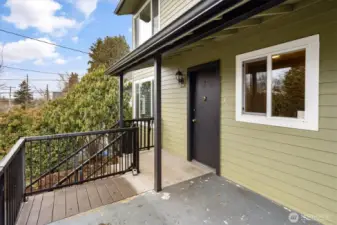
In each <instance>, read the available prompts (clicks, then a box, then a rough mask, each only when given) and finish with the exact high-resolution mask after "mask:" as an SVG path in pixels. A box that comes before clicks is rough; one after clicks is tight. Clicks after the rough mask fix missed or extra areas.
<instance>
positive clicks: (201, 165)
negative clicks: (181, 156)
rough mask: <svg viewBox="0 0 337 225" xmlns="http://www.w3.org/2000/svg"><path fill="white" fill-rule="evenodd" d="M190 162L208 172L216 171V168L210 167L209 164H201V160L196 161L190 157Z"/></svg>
mask: <svg viewBox="0 0 337 225" xmlns="http://www.w3.org/2000/svg"><path fill="white" fill-rule="evenodd" d="M191 162H192V164H194V165H196V166H198V167H202V168H204V169H206V170H208V171H209V172H210V173H216V169H215V168H213V167H210V166H208V165H205V164H203V163H201V162H198V161H197V160H195V159H192V161H191Z"/></svg>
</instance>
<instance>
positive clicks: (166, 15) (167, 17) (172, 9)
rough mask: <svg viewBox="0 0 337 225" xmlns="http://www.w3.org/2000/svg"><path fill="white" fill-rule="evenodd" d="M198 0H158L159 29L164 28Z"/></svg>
mask: <svg viewBox="0 0 337 225" xmlns="http://www.w3.org/2000/svg"><path fill="white" fill-rule="evenodd" d="M199 1H200V0H174V1H172V0H160V28H161V29H162V28H164V27H166V26H167V25H168V24H170V23H171V22H172V21H174V20H175V19H177V18H178V17H179V16H181V15H182V14H183V13H185V12H186V11H188V10H189V9H190V8H192V7H193V6H194V5H195V4H197V3H198V2H199Z"/></svg>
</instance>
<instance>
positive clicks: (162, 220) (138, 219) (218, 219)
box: [52, 174, 319, 225]
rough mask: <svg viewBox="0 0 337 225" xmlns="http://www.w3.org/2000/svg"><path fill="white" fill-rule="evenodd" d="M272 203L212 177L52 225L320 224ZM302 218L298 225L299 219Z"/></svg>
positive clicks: (124, 201)
mask: <svg viewBox="0 0 337 225" xmlns="http://www.w3.org/2000/svg"><path fill="white" fill-rule="evenodd" d="M289 214H290V211H289V210H287V209H286V208H284V207H282V206H279V205H277V204H275V203H273V202H271V201H270V200H268V199H266V198H264V197H262V196H260V195H257V194H255V193H253V192H251V191H249V190H246V189H244V188H242V187H240V186H239V185H235V184H234V183H231V182H228V181H227V180H226V179H224V178H222V177H218V176H216V175H214V174H207V175H204V176H200V177H198V178H194V179H191V180H188V181H185V182H182V183H179V184H175V185H172V186H170V187H167V188H165V189H164V190H163V192H161V193H155V192H153V191H150V192H146V193H143V194H141V195H138V196H136V197H133V198H129V199H126V200H123V201H121V202H118V203H114V204H110V205H107V206H103V207H100V208H97V209H95V210H92V211H88V212H86V213H82V214H78V215H76V216H73V217H70V218H67V219H64V220H60V221H57V222H54V223H52V225H69V224H71V225H117V224H118V225H120V224H127V225H133V224H134V225H136V224H137V225H139V224H144V225H145V224H148V225H161V224H165V225H166V224H167V225H171V224H186V225H192V224H193V225H199V224H200V225H201V224H202V225H205V224H225V225H232V224H234V225H264V224H266V225H292V224H297V225H298V224H306V225H314V224H315V225H316V224H319V223H317V222H314V221H310V220H307V219H305V218H303V217H301V216H300V215H299V217H298V218H296V215H298V214H296V213H293V217H292V218H291V219H289ZM297 220H298V221H297Z"/></svg>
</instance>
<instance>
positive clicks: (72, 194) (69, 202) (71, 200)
mask: <svg viewBox="0 0 337 225" xmlns="http://www.w3.org/2000/svg"><path fill="white" fill-rule="evenodd" d="M78 212H79V210H78V203H77V193H76V186H72V187H69V188H67V189H66V216H67V217H69V216H73V215H76V214H78Z"/></svg>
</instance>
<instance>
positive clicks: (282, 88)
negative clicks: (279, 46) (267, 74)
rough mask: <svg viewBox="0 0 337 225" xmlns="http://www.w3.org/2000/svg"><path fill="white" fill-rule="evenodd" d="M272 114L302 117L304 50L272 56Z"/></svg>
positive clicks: (303, 105) (303, 106)
mask: <svg viewBox="0 0 337 225" xmlns="http://www.w3.org/2000/svg"><path fill="white" fill-rule="evenodd" d="M272 69H273V71H272V116H279V117H292V118H300V119H304V112H305V103H304V99H305V50H300V51H296V52H289V53H285V54H279V55H273V56H272Z"/></svg>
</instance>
